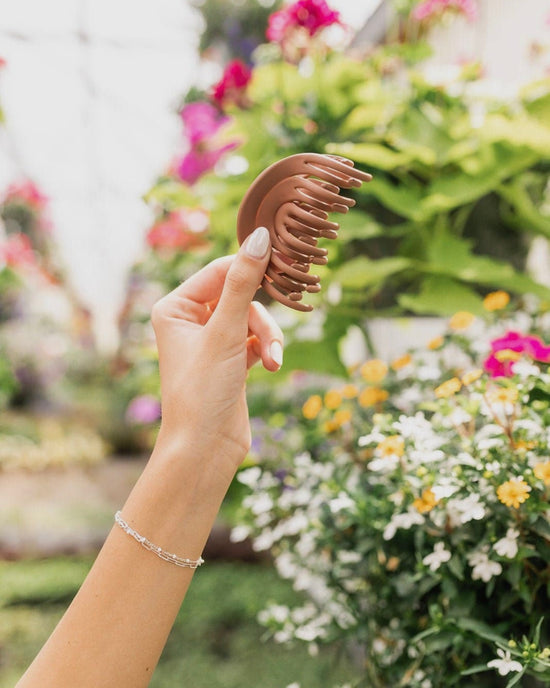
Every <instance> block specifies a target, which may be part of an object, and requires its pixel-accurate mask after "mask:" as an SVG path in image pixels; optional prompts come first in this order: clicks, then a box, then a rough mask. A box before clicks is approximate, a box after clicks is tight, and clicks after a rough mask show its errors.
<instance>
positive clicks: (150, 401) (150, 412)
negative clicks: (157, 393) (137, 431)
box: [126, 394, 161, 425]
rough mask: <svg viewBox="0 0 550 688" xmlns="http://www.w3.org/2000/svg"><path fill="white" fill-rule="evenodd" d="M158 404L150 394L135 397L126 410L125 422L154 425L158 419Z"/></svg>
mask: <svg viewBox="0 0 550 688" xmlns="http://www.w3.org/2000/svg"><path fill="white" fill-rule="evenodd" d="M160 413H161V411H160V402H159V400H158V399H157V398H156V397H154V396H153V395H152V394H142V395H141V396H139V397H135V398H134V399H132V401H131V402H130V403H129V404H128V408H127V409H126V420H127V421H128V422H129V423H136V424H143V425H144V424H146V423H154V422H155V421H157V420H158V419H159V418H160Z"/></svg>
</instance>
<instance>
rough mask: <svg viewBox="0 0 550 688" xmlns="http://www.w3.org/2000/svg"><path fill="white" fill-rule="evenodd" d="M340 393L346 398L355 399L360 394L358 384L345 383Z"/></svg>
mask: <svg viewBox="0 0 550 688" xmlns="http://www.w3.org/2000/svg"><path fill="white" fill-rule="evenodd" d="M340 393H341V394H342V396H343V397H344V399H355V397H356V396H357V395H358V394H359V390H358V389H357V385H344V386H343V387H342V389H341V390H340Z"/></svg>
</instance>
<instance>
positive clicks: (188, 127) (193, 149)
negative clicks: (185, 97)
mask: <svg viewBox="0 0 550 688" xmlns="http://www.w3.org/2000/svg"><path fill="white" fill-rule="evenodd" d="M181 118H182V120H183V123H184V126H185V134H186V137H187V140H188V142H189V146H190V147H189V150H188V152H187V153H186V154H185V155H184V156H183V157H182V158H180V159H179V160H176V161H174V163H173V164H172V171H173V172H174V173H175V174H177V176H178V177H179V178H180V179H181V180H182V181H184V182H185V183H186V184H189V185H191V184H194V183H195V182H196V181H198V179H200V177H202V175H203V174H205V173H206V172H210V170H212V169H214V167H215V166H216V164H217V162H218V160H219V159H220V158H221V157H222V155H224V153H227V152H228V151H230V150H232V149H233V148H235V147H236V146H237V145H238V142H237V141H231V142H229V143H221V144H220V143H219V142H218V141H217V135H218V133H219V131H220V129H221V128H222V127H223V126H224V125H225V124H227V122H229V117H228V116H226V115H223V114H222V113H220V111H219V110H218V108H216V107H214V105H211V104H210V103H205V102H198V103H190V104H189V105H186V106H185V107H184V108H183V109H182V111H181Z"/></svg>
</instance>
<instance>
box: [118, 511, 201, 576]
mask: <svg viewBox="0 0 550 688" xmlns="http://www.w3.org/2000/svg"><path fill="white" fill-rule="evenodd" d="M115 521H116V522H117V523H118V525H119V526H120V527H121V528H122V530H123V531H124V532H125V533H128V535H131V536H132V537H133V538H134V540H137V542H139V544H140V545H141V546H142V547H145V549H148V550H149V551H150V552H153V554H156V555H157V557H160V558H161V559H164V561H169V562H170V563H171V564H175V565H176V566H182V567H183V568H187V569H197V568H198V567H199V566H202V565H203V564H204V559H203V558H202V557H199V558H198V559H184V558H183V557H178V556H177V554H171V553H170V552H166V551H165V550H164V549H162V548H161V547H157V545H154V544H153V543H152V542H151V541H150V540H148V539H147V538H146V537H144V536H143V535H140V534H139V533H138V532H136V531H135V530H134V529H133V528H130V526H129V525H128V524H127V523H126V521H125V520H124V519H123V518H122V514H121V512H120V511H117V512H116V514H115Z"/></svg>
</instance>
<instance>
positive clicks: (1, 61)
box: [0, 57, 8, 69]
mask: <svg viewBox="0 0 550 688" xmlns="http://www.w3.org/2000/svg"><path fill="white" fill-rule="evenodd" d="M7 64H8V63H7V61H6V59H5V58H3V57H0V69H3V68H4V67H5V66H6V65H7Z"/></svg>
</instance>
